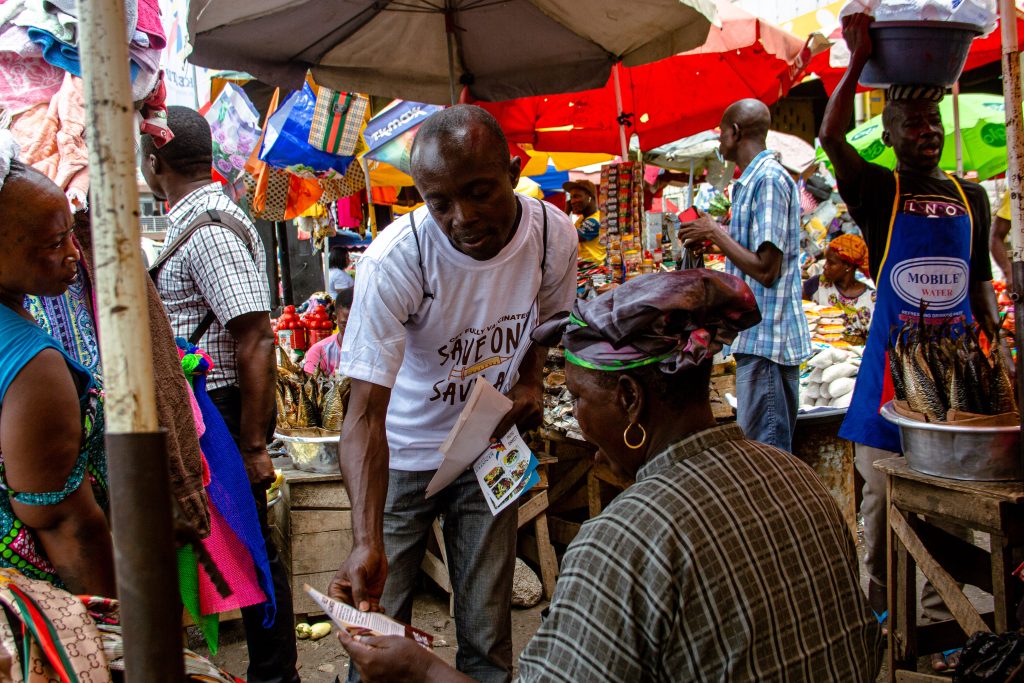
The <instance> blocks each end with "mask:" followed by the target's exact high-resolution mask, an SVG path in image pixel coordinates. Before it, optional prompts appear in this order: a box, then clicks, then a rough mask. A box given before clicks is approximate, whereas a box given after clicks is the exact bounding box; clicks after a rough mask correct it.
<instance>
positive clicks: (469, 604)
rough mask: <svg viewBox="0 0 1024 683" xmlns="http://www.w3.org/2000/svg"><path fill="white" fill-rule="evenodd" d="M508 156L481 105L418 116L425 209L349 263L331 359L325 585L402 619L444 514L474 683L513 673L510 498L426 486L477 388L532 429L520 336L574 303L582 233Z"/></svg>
mask: <svg viewBox="0 0 1024 683" xmlns="http://www.w3.org/2000/svg"><path fill="white" fill-rule="evenodd" d="M508 149H509V148H508V143H507V142H506V140H505V136H504V134H503V133H502V131H501V128H500V127H499V126H498V123H497V121H495V120H494V118H493V117H492V116H491V115H490V114H488V113H487V112H485V111H484V110H483V109H480V108H479V107H474V106H470V105H457V106H454V107H451V108H449V109H445V110H444V111H441V112H438V113H436V114H434V115H433V116H431V117H430V118H429V119H427V120H426V121H425V122H424V123H423V124H422V125H421V127H420V129H419V131H418V132H417V134H416V140H415V142H414V145H413V150H412V176H413V180H415V182H416V187H417V189H418V190H419V192H420V194H421V195H422V196H423V199H424V201H425V203H426V206H425V207H423V208H421V209H417V210H416V211H413V212H412V213H410V214H408V215H406V216H404V217H402V218H400V219H398V220H397V221H395V223H393V224H392V225H391V226H389V227H388V228H386V229H385V230H384V231H383V232H382V233H381V234H380V235H379V236H378V237H377V239H376V240H374V242H373V244H371V245H370V248H369V249H368V250H367V251H366V253H365V255H364V256H363V258H362V259H361V260H360V261H359V276H358V277H357V278H356V286H355V297H354V301H353V305H352V312H351V314H350V316H349V320H348V327H347V328H346V330H345V338H344V341H343V343H342V350H341V365H340V371H341V372H342V373H343V374H345V375H347V376H348V377H351V378H352V394H351V398H350V399H349V405H348V411H347V413H346V415H345V425H344V430H343V432H342V438H341V445H340V449H341V469H342V474H343V476H344V479H345V484H346V486H347V487H348V492H349V497H350V498H351V499H352V535H353V545H352V552H351V553H350V554H349V556H348V558H347V559H346V560H345V562H344V564H342V566H341V568H340V569H339V570H338V573H337V574H336V576H335V578H334V581H333V582H332V584H331V589H330V593H331V595H332V596H333V597H335V598H338V599H341V600H344V601H346V602H348V603H350V604H352V605H354V606H356V607H357V608H359V609H362V610H364V611H365V610H376V609H383V610H384V611H385V612H386V613H387V614H389V615H391V616H393V617H395V618H397V619H400V620H404V621H409V620H410V618H411V616H412V597H413V596H412V594H413V589H414V587H415V582H416V578H417V576H418V574H419V569H420V563H421V562H422V560H423V554H424V551H425V549H426V543H427V539H428V536H429V533H430V530H431V525H432V524H433V521H434V520H435V519H436V518H437V517H438V516H439V515H444V536H445V546H446V547H447V551H448V552H447V557H448V563H449V570H450V573H451V577H452V585H453V589H454V591H455V624H456V632H457V635H458V640H459V652H458V656H457V660H456V663H457V665H458V667H459V669H460V670H461V671H463V672H465V673H466V674H468V675H469V676H471V677H473V678H474V679H476V680H478V681H484V682H485V683H500V682H502V681H508V680H510V679H511V675H512V664H513V659H512V628H511V595H512V575H513V570H514V566H515V546H516V531H517V517H516V515H517V512H516V506H515V505H512V506H510V507H508V508H506V509H505V510H503V511H502V512H500V513H499V514H498V515H497V516H494V515H492V514H491V511H490V509H489V508H488V505H487V502H486V500H485V499H484V494H483V492H482V491H481V489H480V486H479V485H478V483H477V481H476V477H475V475H474V474H473V472H472V471H466V472H465V473H463V474H462V475H461V476H460V477H459V478H458V479H456V480H455V481H454V482H452V483H451V484H449V485H448V486H447V487H446V488H445V489H443V490H442V491H440V492H439V493H438V494H437V495H435V496H432V497H431V498H425V495H424V494H425V491H426V487H427V484H428V483H429V482H430V480H431V479H432V477H433V475H434V472H435V471H436V470H437V469H438V466H439V465H440V463H441V460H442V456H441V453H440V451H439V448H440V447H441V445H442V443H443V442H444V441H445V437H446V436H447V434H448V432H449V431H450V430H451V428H452V426H453V425H454V424H455V422H456V420H457V419H458V417H459V413H460V412H461V411H462V409H463V407H464V406H465V402H466V399H467V398H468V397H469V394H470V392H471V391H472V389H473V387H474V385H475V383H476V382H478V381H480V380H481V379H483V380H486V381H488V382H490V383H491V384H493V385H494V386H495V387H497V389H498V390H499V391H501V392H502V393H504V394H505V395H506V396H507V397H508V398H510V399H511V400H512V403H513V408H512V410H511V411H510V412H509V413H508V414H507V415H506V416H505V419H504V421H503V423H502V425H499V427H498V429H497V430H496V431H497V432H499V435H500V433H502V430H503V429H505V430H507V429H509V428H510V427H511V426H512V425H518V426H519V427H520V429H524V428H529V427H533V426H536V425H537V424H538V423H539V422H540V418H541V411H542V397H543V386H542V371H543V367H544V360H545V358H546V356H547V349H546V348H544V347H541V346H537V345H534V344H532V343H531V342H530V333H531V332H532V331H533V329H534V328H535V327H536V326H537V325H538V323H539V322H544V321H545V320H547V319H548V318H550V317H551V316H553V315H555V314H556V313H558V312H560V311H567V310H569V309H570V308H571V306H572V302H573V300H574V299H575V296H576V251H577V244H578V242H579V240H578V238H577V235H576V231H575V230H574V229H573V227H572V224H571V223H570V222H569V219H568V217H567V216H566V215H565V214H564V213H563V212H561V211H559V210H557V209H555V208H554V207H552V206H549V205H547V204H545V203H544V202H541V201H538V200H534V199H529V198H527V197H522V196H518V195H516V194H515V192H514V188H515V186H516V183H517V181H518V180H519V160H518V159H511V160H510V155H509V151H508Z"/></svg>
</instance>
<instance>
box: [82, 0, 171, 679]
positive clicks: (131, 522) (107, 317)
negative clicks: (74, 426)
mask: <svg viewBox="0 0 1024 683" xmlns="http://www.w3.org/2000/svg"><path fill="white" fill-rule="evenodd" d="M79 12H80V15H79V32H80V33H79V36H80V41H81V58H82V67H83V72H84V75H85V104H86V116H87V119H88V122H87V124H86V126H85V128H86V132H87V134H88V144H89V174H90V178H91V181H92V182H91V187H90V190H91V201H92V224H93V226H95V228H94V230H93V244H94V249H95V261H96V264H95V266H96V268H95V270H96V308H97V312H98V317H99V329H100V331H101V334H100V351H101V353H102V356H103V372H104V377H105V391H106V403H105V409H106V426H107V427H106V428H107V433H106V445H107V461H108V469H109V479H110V482H109V483H110V494H111V495H110V508H111V526H112V534H113V539H114V563H115V568H116V571H117V593H118V597H119V598H120V601H121V627H122V633H123V634H124V649H125V669H126V673H125V679H126V680H127V681H129V682H130V683H134V682H136V681H138V682H141V681H147V682H157V683H165V682H166V683H171V682H174V683H177V682H178V681H181V680H182V679H183V677H184V664H183V659H182V654H181V600H180V598H179V596H178V572H177V561H176V555H175V552H176V551H175V547H174V540H173V533H172V522H171V493H170V482H169V480H168V479H169V478H168V473H167V453H166V448H165V445H164V435H163V432H161V431H160V427H159V423H158V420H157V412H156V400H155V393H154V392H155V387H154V383H153V362H152V358H153V355H152V350H151V339H150V335H149V313H148V307H147V302H148V299H149V297H148V296H147V295H146V281H145V278H146V277H148V276H147V275H146V272H145V270H144V269H143V266H142V250H141V248H140V234H139V196H138V187H137V185H136V179H135V149H134V145H133V141H132V136H131V131H132V128H133V126H134V125H135V120H134V108H133V107H132V97H131V80H130V77H129V73H128V64H129V62H128V42H127V40H125V24H126V22H125V13H124V3H123V2H122V1H121V0H89V2H83V3H81V4H80V5H79Z"/></svg>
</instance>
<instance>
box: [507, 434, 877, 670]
mask: <svg viewBox="0 0 1024 683" xmlns="http://www.w3.org/2000/svg"><path fill="white" fill-rule="evenodd" d="M880 647H881V640H880V632H879V628H878V624H877V623H876V622H875V620H874V618H873V617H872V616H871V612H870V611H869V609H868V606H867V602H866V601H865V599H864V595H863V594H862V593H861V590H860V586H859V583H858V578H857V554H856V550H855V547H854V544H853V538H852V536H851V534H850V530H849V528H848V527H847V526H846V522H845V521H844V520H843V517H842V515H841V514H840V512H839V508H838V506H837V505H836V503H835V501H834V500H832V497H831V496H830V495H829V493H828V492H827V491H826V490H825V489H824V487H822V485H821V483H820V482H819V481H818V480H817V477H816V475H815V474H814V471H813V470H811V468H809V467H808V466H807V465H805V464H803V463H802V462H800V461H799V460H797V459H796V458H794V457H793V456H791V455H789V454H788V453H784V452H783V451H780V450H778V449H776V448H772V447H771V446H766V445H764V444H760V443H756V442H754V441H747V440H746V439H745V438H744V436H743V433H742V431H740V429H739V427H737V426H736V425H734V424H731V425H724V426H720V427H714V428H711V429H708V430H705V431H703V432H698V433H697V434H693V435H691V436H689V437H687V438H686V439H684V440H683V441H680V442H679V443H676V444H675V445H673V446H671V447H670V448H669V449H668V450H666V451H665V452H663V453H661V454H660V455H657V456H656V457H654V458H653V459H652V460H650V461H649V462H648V463H647V464H645V465H644V466H643V468H641V470H640V472H639V474H638V476H637V483H636V484H634V485H633V486H631V487H630V488H629V489H627V490H626V491H625V492H624V493H622V494H621V495H620V496H619V497H618V498H616V499H615V500H614V501H613V502H612V504H611V505H609V506H608V508H607V509H606V510H605V511H604V512H603V513H601V515H599V516H598V517H596V518H595V519H593V520H591V521H589V522H587V523H586V524H584V525H583V528H582V529H581V531H580V533H579V535H578V536H577V537H576V539H575V540H574V541H573V542H572V543H571V544H570V546H569V548H568V550H567V551H566V554H565V558H564V560H563V562H562V571H561V576H559V579H558V584H557V586H556V587H555V595H554V599H553V600H552V602H551V613H550V614H549V616H548V618H547V619H546V620H545V621H544V622H543V623H542V624H541V627H540V630H539V631H538V632H537V635H536V636H534V638H533V640H531V641H530V643H529V645H527V647H526V650H525V651H524V652H523V655H522V657H521V658H520V660H519V679H520V680H521V681H631V682H636V681H665V682H666V683H667V682H669V681H731V682H738V681H768V680H772V681H776V680H795V681H842V682H843V683H851V682H856V681H874V680H875V676H876V675H877V673H878V669H879V666H880V664H881V649H880Z"/></svg>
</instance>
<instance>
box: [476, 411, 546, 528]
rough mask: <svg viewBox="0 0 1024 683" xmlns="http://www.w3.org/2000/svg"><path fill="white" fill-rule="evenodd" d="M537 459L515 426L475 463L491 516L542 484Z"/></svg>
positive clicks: (489, 447)
mask: <svg viewBox="0 0 1024 683" xmlns="http://www.w3.org/2000/svg"><path fill="white" fill-rule="evenodd" d="M537 464H538V463H537V458H536V457H535V456H534V454H533V451H531V450H530V448H529V446H527V445H526V442H525V441H524V440H523V437H522V436H521V435H520V434H519V429H517V428H516V426H515V425H513V426H512V428H511V429H509V430H508V432H506V433H505V435H504V436H503V437H501V439H499V440H498V441H496V442H495V443H492V444H491V445H490V446H488V447H487V450H485V451H484V452H483V454H481V455H480V457H479V458H477V460H476V462H475V463H473V472H474V473H475V474H476V479H477V481H478V482H479V483H480V488H481V490H483V492H484V498H485V499H486V500H487V506H488V507H489V508H490V509H491V514H494V515H497V514H498V513H499V512H501V511H502V510H504V509H505V508H507V507H508V506H509V505H511V504H512V503H513V502H514V501H516V500H517V499H518V498H519V497H520V496H521V495H523V494H524V493H526V492H527V491H529V490H530V488H531V487H533V486H534V485H535V484H537V483H538V482H539V481H540V475H538V474H537Z"/></svg>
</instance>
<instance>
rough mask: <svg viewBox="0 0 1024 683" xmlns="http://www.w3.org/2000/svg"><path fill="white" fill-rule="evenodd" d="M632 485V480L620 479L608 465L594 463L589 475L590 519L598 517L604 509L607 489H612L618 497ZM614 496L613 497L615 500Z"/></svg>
mask: <svg viewBox="0 0 1024 683" xmlns="http://www.w3.org/2000/svg"><path fill="white" fill-rule="evenodd" d="M632 485H633V481H632V480H631V479H624V478H622V477H620V476H619V475H617V474H615V473H614V472H612V471H611V469H610V468H609V467H608V466H607V465H604V464H602V463H594V466H593V467H592V468H590V471H589V472H588V473H587V507H588V508H589V509H590V519H593V518H594V517H597V516H598V515H599V514H601V510H603V509H604V501H605V497H606V496H605V493H606V490H607V489H609V488H610V489H612V490H613V491H614V496H617V495H619V493H621V492H622V491H625V490H626V489H628V488H629V487H630V486H632ZM614 496H612V497H613V498H614Z"/></svg>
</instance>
